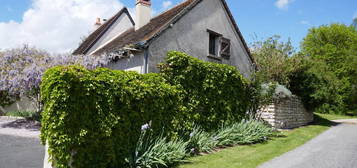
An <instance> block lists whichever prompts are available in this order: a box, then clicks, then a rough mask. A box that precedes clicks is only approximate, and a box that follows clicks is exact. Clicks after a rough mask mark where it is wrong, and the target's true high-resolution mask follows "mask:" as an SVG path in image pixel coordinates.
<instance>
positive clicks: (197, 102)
mask: <svg viewBox="0 0 357 168" xmlns="http://www.w3.org/2000/svg"><path fill="white" fill-rule="evenodd" d="M159 67H160V69H161V74H162V75H163V77H164V78H165V79H166V80H167V81H168V82H169V83H171V84H172V85H177V86H179V87H180V88H181V89H182V90H183V103H184V107H185V111H184V114H183V115H182V116H181V118H180V119H179V122H178V123H180V125H182V127H183V128H190V130H192V129H193V127H194V124H196V125H200V126H201V127H202V128H203V129H204V130H211V129H214V128H217V127H219V126H220V125H221V124H223V123H225V122H230V121H239V120H240V119H241V118H243V117H244V116H245V114H246V112H247V111H248V107H249V94H248V82H247V81H246V80H245V79H244V78H243V76H242V75H241V74H240V72H239V71H238V70H237V69H236V68H235V67H233V66H229V65H225V64H216V63H210V62H203V61H201V60H199V59H197V58H193V57H191V56H189V55H187V54H184V53H181V52H176V51H171V52H169V53H168V56H167V58H166V63H165V64H161V65H160V66H159ZM181 130H183V129H181Z"/></svg>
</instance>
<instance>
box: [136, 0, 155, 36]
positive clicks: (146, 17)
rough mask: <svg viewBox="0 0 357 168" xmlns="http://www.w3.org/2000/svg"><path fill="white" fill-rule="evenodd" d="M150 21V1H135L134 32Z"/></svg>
mask: <svg viewBox="0 0 357 168" xmlns="http://www.w3.org/2000/svg"><path fill="white" fill-rule="evenodd" d="M150 19H151V0H136V23H135V30H138V29H140V28H141V27H143V26H144V25H146V24H148V23H149V22H150Z"/></svg>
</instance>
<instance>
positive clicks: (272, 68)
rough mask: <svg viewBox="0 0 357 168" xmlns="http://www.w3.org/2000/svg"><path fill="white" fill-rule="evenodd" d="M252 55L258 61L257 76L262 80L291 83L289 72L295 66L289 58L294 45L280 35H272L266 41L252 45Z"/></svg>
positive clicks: (283, 83)
mask: <svg viewBox="0 0 357 168" xmlns="http://www.w3.org/2000/svg"><path fill="white" fill-rule="evenodd" d="M252 48H253V49H252V55H253V57H254V60H255V61H256V63H257V66H258V71H257V74H256V78H258V79H259V80H261V81H262V82H265V83H269V82H273V83H276V82H277V83H279V84H282V85H285V86H288V85H289V82H290V80H289V72H290V70H291V69H292V68H293V66H294V65H293V64H290V62H289V58H290V56H291V55H292V54H293V53H294V47H293V46H292V45H291V42H290V40H289V41H288V42H281V41H280V36H277V35H275V36H272V37H269V38H268V39H266V40H264V41H256V42H254V43H253V45H252Z"/></svg>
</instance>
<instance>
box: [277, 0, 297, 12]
mask: <svg viewBox="0 0 357 168" xmlns="http://www.w3.org/2000/svg"><path fill="white" fill-rule="evenodd" d="M291 2H293V0H277V1H276V2H275V6H276V7H278V8H279V9H284V10H287V9H288V6H289V4H290V3H291Z"/></svg>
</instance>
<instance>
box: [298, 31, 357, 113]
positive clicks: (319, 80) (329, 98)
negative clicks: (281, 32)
mask: <svg viewBox="0 0 357 168" xmlns="http://www.w3.org/2000/svg"><path fill="white" fill-rule="evenodd" d="M301 49H302V54H303V55H307V56H308V57H309V63H308V65H307V66H306V67H305V69H304V70H303V71H299V73H300V74H295V75H293V76H294V77H295V78H294V77H293V78H294V80H297V79H299V80H300V81H299V82H295V83H294V85H293V86H292V88H293V90H294V89H295V90H300V93H302V92H304V93H303V94H305V97H309V99H308V100H306V102H308V104H313V105H317V107H316V108H317V109H318V110H319V111H321V112H331V111H332V110H333V111H335V112H342V113H343V112H346V111H347V110H348V109H353V108H354V107H353V106H354V105H355V104H356V103H357V102H356V86H357V81H356V73H357V69H356V68H357V67H356V65H357V64H356V63H355V62H356V57H357V30H356V29H355V28H354V27H353V26H346V25H343V24H331V25H322V26H320V27H317V28H312V29H310V30H309V33H308V34H307V36H306V37H305V38H304V40H303V42H302V45H301ZM297 77H298V78H297ZM306 91H309V92H306Z"/></svg>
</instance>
